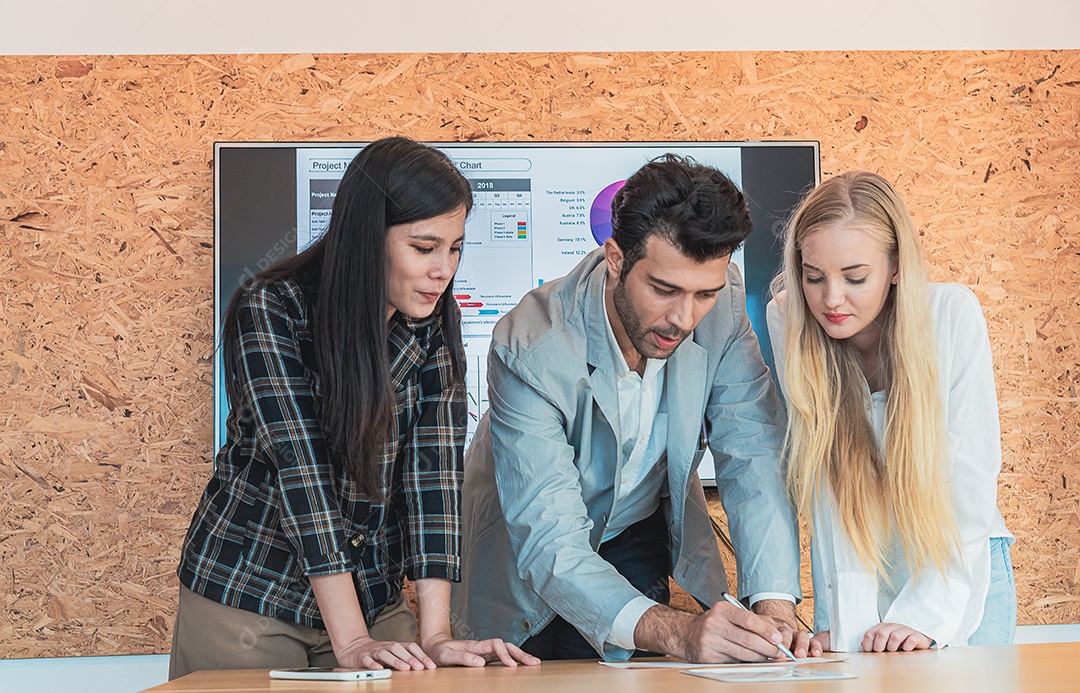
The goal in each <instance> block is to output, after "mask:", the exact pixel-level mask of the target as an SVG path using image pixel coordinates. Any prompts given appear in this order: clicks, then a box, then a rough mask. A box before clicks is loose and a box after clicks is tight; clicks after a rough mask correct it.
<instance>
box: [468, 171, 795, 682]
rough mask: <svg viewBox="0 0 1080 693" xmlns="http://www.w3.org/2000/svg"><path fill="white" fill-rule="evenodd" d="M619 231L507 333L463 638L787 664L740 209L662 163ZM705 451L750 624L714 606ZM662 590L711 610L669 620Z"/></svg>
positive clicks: (779, 504) (789, 553) (491, 373)
mask: <svg viewBox="0 0 1080 693" xmlns="http://www.w3.org/2000/svg"><path fill="white" fill-rule="evenodd" d="M612 227H613V235H612V238H610V239H608V240H607V241H606V242H605V243H604V246H603V248H601V249H598V250H597V251H595V252H593V253H592V254H590V255H589V256H587V257H586V258H585V259H584V260H583V261H582V262H581V263H580V264H579V265H578V266H577V267H576V268H574V270H573V271H571V272H570V274H568V275H567V276H566V277H563V278H562V279H559V280H556V281H553V282H550V283H548V284H545V285H543V286H542V287H540V288H538V289H536V290H534V291H532V292H530V293H529V294H528V295H526V296H525V298H524V299H523V300H522V301H521V303H520V304H519V305H518V306H517V307H516V308H514V309H513V310H512V311H510V313H508V314H507V315H506V317H504V318H503V319H502V320H500V321H499V323H498V325H496V327H495V332H494V335H493V340H492V345H491V352H490V355H489V357H488V395H489V398H490V408H489V410H488V412H487V414H486V415H485V416H484V418H483V420H482V421H481V422H480V425H479V427H478V428H477V431H476V435H475V437H474V438H473V442H472V445H471V447H470V449H469V452H468V454H467V455H466V460H465V483H464V486H463V489H462V494H463V515H464V536H463V542H464V543H463V546H462V556H463V565H462V581H461V584H460V585H458V586H456V587H455V590H454V594H453V604H452V607H453V613H454V617H455V619H456V623H455V626H456V628H457V630H458V631H459V633H458V634H459V637H469V638H474V637H479V638H488V637H501V638H503V639H504V640H506V641H508V642H513V643H515V644H519V645H521V646H522V648H523V649H524V650H526V651H527V652H529V653H531V654H534V655H536V656H538V657H540V658H541V659H545V658H546V659H574V658H595V657H596V656H597V654H598V653H599V654H600V655H601V656H603V657H604V658H605V659H610V660H619V659H626V658H628V657H629V656H631V654H632V653H633V651H635V650H644V651H648V652H656V653H663V654H669V655H674V656H677V657H681V658H683V659H685V660H688V661H692V662H723V661H732V660H739V661H760V660H764V659H766V658H771V657H774V656H777V655H778V654H779V651H778V649H777V647H776V645H777V643H784V644H786V645H789V646H792V649H793V650H795V652H796V656H804V655H805V653H806V649H807V644H808V641H809V636H808V634H806V633H798V632H797V631H796V629H795V610H794V602H795V599H796V598H797V597H798V596H800V592H799V579H798V573H799V558H798V539H797V533H796V529H795V522H794V518H793V516H792V511H791V506H790V504H789V503H788V501H787V499H786V496H785V493H784V489H783V484H782V481H781V475H780V472H779V453H780V447H781V442H782V439H783V419H782V409H781V404H780V402H779V399H778V398H777V395H776V392H775V390H774V388H773V385H772V380H771V378H770V376H769V372H768V369H767V368H766V366H765V364H764V363H763V361H762V359H761V352H760V349H759V346H758V342H757V338H756V337H755V336H754V333H753V331H752V330H751V329H750V323H749V321H748V320H747V317H746V311H745V305H744V304H745V294H744V289H743V286H742V280H741V278H740V276H739V273H738V270H737V268H735V267H734V266H731V265H729V260H730V257H731V253H732V251H734V250H735V249H736V248H737V247H738V246H739V244H741V243H742V241H743V240H744V239H745V238H746V236H747V235H748V234H749V233H750V230H751V223H750V217H749V212H748V211H747V208H746V201H745V198H744V197H743V195H742V193H741V192H739V190H738V189H737V188H736V187H735V186H734V185H733V184H732V183H731V181H729V180H728V179H727V178H726V177H725V176H724V175H723V174H722V173H720V172H719V171H717V170H715V169H712V168H709V167H707V166H702V165H700V164H696V163H693V162H691V161H688V160H684V159H680V158H678V157H675V156H672V155H668V156H666V157H662V158H660V159H658V160H655V161H653V162H651V163H649V164H647V165H646V166H644V167H643V168H642V169H641V170H640V171H638V172H637V173H635V174H634V175H633V176H631V177H630V179H629V180H627V182H626V185H625V186H624V187H623V188H622V190H620V191H619V193H618V194H617V195H616V197H615V200H614V202H613V204H612ZM706 444H708V445H709V447H710V448H711V449H712V452H713V455H714V458H715V460H716V480H717V486H718V488H719V491H720V497H721V500H722V501H723V504H724V507H725V509H726V511H727V513H728V517H729V520H730V527H731V534H732V540H733V541H734V544H735V549H736V556H737V564H738V571H739V574H738V577H739V591H740V594H741V595H743V597H744V603H747V602H748V603H750V604H751V605H752V606H751V608H752V610H753V612H755V613H751V612H749V611H744V610H742V609H739V608H738V607H737V606H734V605H732V604H730V603H728V602H726V601H725V600H724V599H723V594H724V592H725V590H726V589H727V580H726V577H725V574H724V569H723V564H722V560H721V558H720V552H719V549H718V547H717V542H716V538H715V536H714V535H713V532H712V527H711V524H710V521H709V516H708V512H707V508H706V504H705V496H704V493H703V491H702V489H701V483H700V481H699V480H698V478H697V475H696V473H695V472H696V470H697V465H698V463H699V462H700V460H701V457H702V455H703V454H704V451H705V445H706ZM669 575H671V576H673V577H674V578H675V581H676V582H677V583H678V584H679V585H680V586H681V587H683V588H684V589H686V590H687V591H688V592H689V593H690V594H691V595H693V596H694V597H695V598H696V599H697V600H698V601H699V602H702V603H703V604H708V605H713V606H712V607H711V608H709V609H708V610H707V611H706V612H705V613H703V614H698V615H695V614H690V613H686V612H682V611H677V610H675V609H672V608H670V607H668V606H667V602H668V597H669V594H668V576H669Z"/></svg>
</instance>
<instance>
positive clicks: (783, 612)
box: [751, 599, 821, 659]
mask: <svg viewBox="0 0 1080 693" xmlns="http://www.w3.org/2000/svg"><path fill="white" fill-rule="evenodd" d="M751 609H752V610H753V612H754V613H755V614H757V615H759V616H761V617H763V618H765V619H768V620H769V621H770V622H771V623H772V625H773V626H775V627H776V629H777V630H779V631H780V635H782V636H783V638H784V640H783V643H782V644H783V645H784V647H786V648H788V649H789V650H791V654H793V655H795V656H796V657H800V658H801V657H805V656H806V655H807V653H809V651H810V634H809V633H806V632H804V631H801V630H799V627H798V625H796V624H797V623H798V622H797V621H796V620H795V605H794V604H792V603H791V602H789V601H788V600H786V599H762V600H761V601H760V602H756V603H755V604H754V606H752V607H751ZM779 654H780V658H784V659H786V658H787V657H786V655H784V654H783V653H779ZM818 654H821V653H820V652H819V653H818Z"/></svg>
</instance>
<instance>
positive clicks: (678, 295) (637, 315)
mask: <svg viewBox="0 0 1080 693" xmlns="http://www.w3.org/2000/svg"><path fill="white" fill-rule="evenodd" d="M604 245H605V253H606V259H607V263H608V283H609V284H610V283H613V282H614V283H615V289H614V292H613V300H614V304H615V312H616V313H617V315H618V318H619V321H620V322H621V323H622V328H623V330H624V331H625V333H626V337H628V338H629V340H630V343H631V344H632V345H633V347H634V349H635V350H636V351H637V352H638V353H639V354H640V355H642V356H644V357H646V358H652V359H666V358H668V357H669V356H671V355H672V354H673V353H674V352H675V349H676V348H677V347H678V346H679V345H680V344H682V342H683V340H684V339H686V337H687V336H688V335H689V334H690V332H692V331H693V330H694V328H695V327H697V325H698V323H699V322H701V319H702V318H704V317H705V314H706V313H708V312H709V310H711V309H712V307H713V304H715V303H716V295H717V293H718V292H719V291H720V290H721V289H723V288H724V285H725V284H726V282H727V268H728V261H729V260H730V259H731V256H730V255H728V256H725V257H721V258H716V259H713V260H706V261H705V262H696V261H695V260H693V259H692V258H690V257H688V256H686V255H684V254H683V252H682V251H681V250H679V249H678V248H676V247H675V246H674V245H672V243H671V242H670V241H669V240H667V239H666V238H664V237H663V236H658V235H652V236H649V237H648V238H647V239H646V241H645V254H644V255H643V256H642V258H641V259H640V260H638V261H637V263H636V264H635V265H634V266H633V267H632V268H630V272H629V274H627V275H626V277H625V278H624V279H622V280H620V279H619V274H620V272H621V269H622V258H623V254H622V250H621V249H620V248H619V246H618V244H617V243H615V241H614V240H612V239H608V241H607V242H606V243H605V244H604ZM609 317H610V316H609ZM612 327H613V328H614V327H615V326H614V325H613V326H612ZM618 332H619V330H618V329H616V335H617V336H618ZM620 346H622V345H620Z"/></svg>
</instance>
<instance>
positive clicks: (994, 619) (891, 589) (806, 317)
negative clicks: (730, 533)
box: [768, 172, 1016, 654]
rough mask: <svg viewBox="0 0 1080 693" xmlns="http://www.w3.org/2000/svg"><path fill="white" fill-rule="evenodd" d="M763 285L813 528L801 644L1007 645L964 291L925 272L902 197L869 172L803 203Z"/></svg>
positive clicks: (987, 409) (997, 521) (983, 385)
mask: <svg viewBox="0 0 1080 693" xmlns="http://www.w3.org/2000/svg"><path fill="white" fill-rule="evenodd" d="M785 287H786V291H785V290H784V288H785ZM774 295H775V298H774V299H773V301H772V302H770V304H769V307H768V324H769V334H770V336H771V338H772V343H773V348H774V350H775V352H776V353H775V357H776V365H777V371H778V375H779V376H780V381H781V385H782V388H783V391H784V395H785V398H786V400H787V402H788V414H789V419H788V428H787V436H786V439H785V450H784V452H785V459H786V460H787V465H788V471H787V482H788V488H789V491H790V492H791V494H792V497H793V499H794V501H795V503H796V504H797V506H798V508H799V509H800V512H802V513H803V515H804V517H805V518H806V519H807V521H808V524H809V526H810V531H811V549H812V560H813V576H814V621H815V631H816V635H815V636H814V638H813V639H812V640H811V647H810V651H811V654H817V653H819V652H821V651H823V650H833V651H840V652H852V651H859V650H863V651H868V652H869V651H873V652H883V651H896V650H916V649H927V648H931V647H935V646H945V645H967V644H1006V643H1010V642H1011V641H1012V637H1013V633H1014V631H1015V623H1016V590H1015V584H1014V581H1013V575H1012V561H1011V559H1010V557H1009V545H1010V544H1011V543H1012V541H1013V538H1012V535H1011V534H1009V532H1008V530H1007V529H1006V528H1005V523H1004V521H1003V520H1002V518H1001V513H1000V512H999V511H998V508H997V477H998V472H999V470H1000V468H1001V445H1000V435H999V425H998V413H997V396H996V391H995V387H994V373H993V367H992V363H991V358H990V343H989V339H988V337H987V331H986V322H985V320H984V319H983V315H982V311H981V308H980V306H979V302H978V300H977V299H976V298H975V295H974V294H973V293H972V292H971V291H970V290H969V289H967V288H966V287H963V286H961V285H959V284H931V283H929V282H928V281H927V278H926V267H925V264H924V262H923V259H922V254H921V250H920V247H919V242H918V233H917V231H916V229H915V227H914V224H913V223H912V220H911V216H910V214H909V212H908V210H907V207H906V206H905V205H904V202H903V201H902V200H901V199H900V196H899V195H898V194H897V192H896V190H895V189H894V188H893V187H892V185H890V184H889V182H888V181H886V180H885V179H884V178H882V177H880V176H878V175H875V174H872V173H865V172H855V173H845V174H842V175H838V176H835V177H834V178H832V179H830V180H828V181H827V182H825V183H823V184H822V185H820V186H818V187H817V188H816V189H815V190H814V191H813V192H811V193H810V194H809V195H808V197H807V198H806V199H805V200H804V201H803V203H802V205H801V206H800V208H799V210H798V211H797V213H796V215H795V217H794V218H793V220H792V223H791V228H790V230H789V233H788V238H787V239H786V243H785V248H784V267H783V271H782V274H781V276H779V277H777V281H776V282H774Z"/></svg>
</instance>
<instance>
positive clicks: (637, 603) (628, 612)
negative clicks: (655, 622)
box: [607, 595, 656, 651]
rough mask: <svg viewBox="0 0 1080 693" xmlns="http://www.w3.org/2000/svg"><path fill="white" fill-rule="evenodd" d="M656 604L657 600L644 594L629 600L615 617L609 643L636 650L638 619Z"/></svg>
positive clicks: (608, 639)
mask: <svg viewBox="0 0 1080 693" xmlns="http://www.w3.org/2000/svg"><path fill="white" fill-rule="evenodd" d="M654 606H656V602H654V601H653V600H651V599H649V598H648V597H646V596H644V595H642V596H640V597H634V598H633V599H631V600H630V601H628V602H627V603H626V606H624V607H623V608H622V610H621V611H620V612H619V615H618V616H616V617H615V622H614V623H612V624H611V632H610V633H609V634H608V637H607V641H608V643H609V644H612V645H614V646H615V647H621V648H623V649H624V650H631V651H633V650H636V649H637V645H635V644H634V630H635V629H637V624H638V621H640V620H641V617H642V616H644V615H645V612H646V611H648V610H649V609H651V608H653V607H654Z"/></svg>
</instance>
